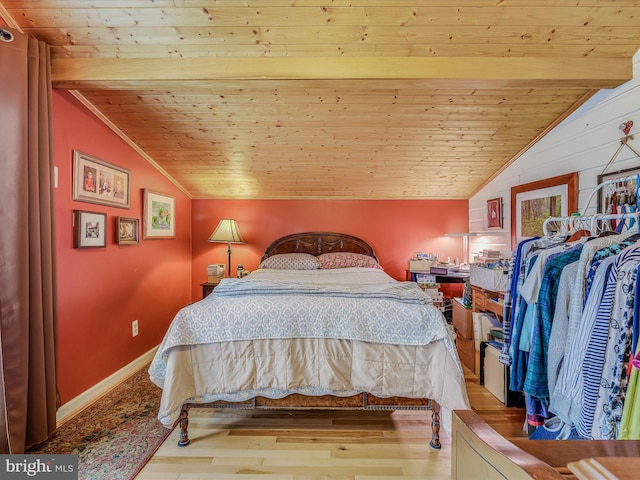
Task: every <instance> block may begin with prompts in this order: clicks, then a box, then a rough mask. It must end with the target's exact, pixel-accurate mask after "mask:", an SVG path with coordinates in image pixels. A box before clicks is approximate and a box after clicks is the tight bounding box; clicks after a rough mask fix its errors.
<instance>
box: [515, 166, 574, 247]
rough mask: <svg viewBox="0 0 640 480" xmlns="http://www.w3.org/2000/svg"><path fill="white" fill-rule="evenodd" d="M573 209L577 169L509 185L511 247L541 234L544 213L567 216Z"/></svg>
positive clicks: (551, 215) (544, 218)
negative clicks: (551, 176) (572, 171)
mask: <svg viewBox="0 0 640 480" xmlns="http://www.w3.org/2000/svg"><path fill="white" fill-rule="evenodd" d="M577 209H578V173H577V172H574V173H569V174H567V175H560V176H557V177H553V178H547V179H545V180H540V181H537V182H531V183H526V184H524V185H516V186H515V187H511V248H516V245H517V244H518V243H519V242H521V241H522V240H524V239H527V238H531V237H535V236H538V235H542V234H543V232H542V225H543V223H544V221H545V220H546V219H547V218H548V217H559V216H567V215H570V214H571V213H573V212H575V211H577Z"/></svg>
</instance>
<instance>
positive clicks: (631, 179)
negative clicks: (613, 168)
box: [598, 167, 640, 213]
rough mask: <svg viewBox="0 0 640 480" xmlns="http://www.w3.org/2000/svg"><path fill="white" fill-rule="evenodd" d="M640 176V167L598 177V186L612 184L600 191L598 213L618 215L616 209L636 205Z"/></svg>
mask: <svg viewBox="0 0 640 480" xmlns="http://www.w3.org/2000/svg"><path fill="white" fill-rule="evenodd" d="M638 175H640V167H637V168H629V169H626V170H618V171H617V172H611V173H605V174H602V175H598V185H600V184H601V183H604V182H610V183H608V184H607V185H605V186H604V187H602V188H601V189H600V192H599V195H598V213H616V211H614V207H616V208H615V210H617V207H618V206H620V205H625V204H630V205H635V204H636V202H637V200H636V189H637V188H638V185H637V183H638V181H637V176H638Z"/></svg>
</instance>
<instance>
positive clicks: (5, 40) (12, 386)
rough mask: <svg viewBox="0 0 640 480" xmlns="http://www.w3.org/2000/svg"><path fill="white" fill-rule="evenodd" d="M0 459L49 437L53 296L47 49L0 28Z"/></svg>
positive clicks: (53, 403) (53, 394)
mask: <svg viewBox="0 0 640 480" xmlns="http://www.w3.org/2000/svg"><path fill="white" fill-rule="evenodd" d="M0 71H1V72H2V75H1V76H0V122H1V127H0V192H2V193H1V195H2V197H1V198H2V201H1V202H0V209H1V210H0V219H1V223H0V453H13V454H16V453H23V452H24V451H25V449H26V448H27V447H28V446H30V445H33V444H37V443H41V442H43V441H45V440H46V439H47V438H48V437H49V436H50V434H51V433H52V432H53V431H54V430H55V426H56V409H57V406H58V400H57V388H56V378H57V374H56V344H57V342H56V335H57V328H56V292H55V235H54V233H55V232H54V207H53V145H52V142H53V136H52V119H51V76H50V58H49V48H48V46H47V45H46V44H43V43H41V42H38V41H37V40H35V39H32V38H28V37H26V36H24V35H22V34H21V33H19V32H18V31H16V30H13V29H10V28H5V27H0Z"/></svg>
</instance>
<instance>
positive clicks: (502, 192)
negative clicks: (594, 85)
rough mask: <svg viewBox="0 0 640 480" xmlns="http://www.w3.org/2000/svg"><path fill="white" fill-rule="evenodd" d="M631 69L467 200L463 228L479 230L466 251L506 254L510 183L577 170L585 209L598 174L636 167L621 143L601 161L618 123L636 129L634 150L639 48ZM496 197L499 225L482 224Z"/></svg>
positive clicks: (639, 105)
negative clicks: (630, 76)
mask: <svg viewBox="0 0 640 480" xmlns="http://www.w3.org/2000/svg"><path fill="white" fill-rule="evenodd" d="M633 71H634V78H633V80H630V81H629V82H627V83H625V84H623V85H621V86H620V87H618V88H616V89H614V90H601V91H600V92H598V93H597V94H596V95H594V96H593V97H592V98H591V99H589V100H588V101H587V102H586V103H585V104H584V105H582V106H581V107H580V108H579V109H578V110H576V111H575V112H574V113H573V114H572V115H571V116H569V117H568V118H567V119H565V121H564V122H562V123H561V124H560V125H558V126H557V127H556V128H554V129H553V130H552V131H551V132H549V133H548V134H547V135H546V136H545V137H544V138H543V139H542V140H540V141H539V142H538V143H537V144H536V145H534V146H533V147H532V148H531V149H530V150H528V151H527V152H526V153H525V154H524V155H522V156H521V157H520V158H519V159H518V160H516V161H515V162H514V163H513V164H512V165H510V166H509V167H508V168H506V169H505V170H504V171H503V172H502V173H500V175H499V176H498V177H496V178H495V179H494V180H493V181H491V182H490V183H489V184H488V185H486V186H485V187H484V188H483V189H482V190H480V191H479V192H478V193H477V194H476V195H474V196H473V197H472V198H471V199H470V200H469V231H470V232H480V233H481V234H482V236H479V237H472V238H471V242H470V249H469V250H470V252H471V254H472V255H473V254H475V253H476V252H480V251H481V250H482V249H483V248H491V249H498V250H500V251H502V252H503V253H504V254H507V255H508V254H509V253H510V252H511V245H510V239H511V187H512V186H516V185H520V184H524V183H529V182H535V181H538V180H543V179H545V178H550V177H555V176H557V175H563V174H567V173H572V172H579V181H578V186H579V191H580V193H579V198H578V208H579V212H580V213H582V214H583V215H588V214H592V213H596V205H597V200H596V198H594V199H593V200H592V201H591V202H590V204H589V206H588V208H587V209H586V210H585V203H586V201H587V199H588V197H589V195H590V194H591V192H592V190H593V188H594V187H595V186H596V185H597V177H598V175H600V174H601V173H605V172H606V173H609V172H615V171H618V170H624V169H627V168H635V167H640V158H638V157H637V156H636V155H635V154H634V153H633V151H632V150H630V149H629V148H627V147H626V146H625V147H623V149H622V150H621V151H620V153H619V154H618V155H617V157H616V159H615V161H614V162H613V163H612V164H611V165H609V166H608V167H607V164H608V163H609V161H610V160H611V159H612V157H613V156H614V154H615V152H616V150H618V148H619V147H620V139H621V138H622V137H623V136H624V133H623V132H622V131H621V130H620V128H619V127H620V125H621V124H622V123H625V122H627V121H629V120H632V121H633V122H634V125H633V128H632V129H631V134H632V135H633V134H636V139H635V140H630V141H629V144H630V145H632V146H633V147H634V148H635V150H636V151H640V50H639V51H638V52H636V54H635V56H634V57H633ZM605 167H607V168H606V170H605ZM499 197H502V201H503V215H504V221H503V225H504V227H503V229H502V230H487V200H489V199H492V198H499Z"/></svg>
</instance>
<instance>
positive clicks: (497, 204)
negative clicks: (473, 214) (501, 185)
mask: <svg viewBox="0 0 640 480" xmlns="http://www.w3.org/2000/svg"><path fill="white" fill-rule="evenodd" d="M487 227H488V228H502V197H500V198H492V199H491V200H487Z"/></svg>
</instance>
